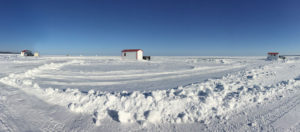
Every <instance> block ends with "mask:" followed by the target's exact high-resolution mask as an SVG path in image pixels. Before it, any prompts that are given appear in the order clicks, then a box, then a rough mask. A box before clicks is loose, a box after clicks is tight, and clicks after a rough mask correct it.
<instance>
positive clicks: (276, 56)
mask: <svg viewBox="0 0 300 132" xmlns="http://www.w3.org/2000/svg"><path fill="white" fill-rule="evenodd" d="M278 58H279V56H278V55H272V54H268V58H267V59H268V60H278Z"/></svg>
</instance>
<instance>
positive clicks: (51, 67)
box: [0, 57, 300, 126]
mask: <svg viewBox="0 0 300 132" xmlns="http://www.w3.org/2000/svg"><path fill="white" fill-rule="evenodd" d="M22 59H25V58H16V59H14V60H15V63H16V62H17V60H18V61H22ZM26 59H27V58H26ZM49 60H51V61H50V63H46V64H42V65H40V66H38V67H36V68H32V69H29V70H27V71H25V72H18V73H10V74H9V75H8V76H6V77H2V78H1V80H0V81H1V82H2V83H3V84H6V85H9V86H12V87H16V88H19V89H21V90H23V91H24V92H26V93H27V94H30V95H34V96H36V97H38V98H39V99H41V100H43V101H45V102H47V103H49V104H55V105H59V106H63V107H65V108H68V109H69V110H70V111H73V112H76V113H83V114H88V115H90V116H92V122H93V123H94V124H95V125H96V126H101V124H103V123H105V121H106V119H111V120H113V121H116V122H120V123H126V124H127V123H138V124H140V125H141V126H145V125H147V124H165V123H167V124H168V123H171V124H177V123H181V124H182V123H209V122H211V121H212V120H213V119H219V120H227V119H229V118H230V117H229V114H228V113H231V112H232V111H242V110H244V109H246V108H247V107H251V106H254V105H258V104H262V103H265V102H267V101H270V100H274V99H278V98H283V96H285V95H287V94H288V93H290V92H292V91H294V90H299V89H300V79H299V78H300V61H299V60H298V59H297V58H295V59H290V60H288V61H285V62H283V61H276V62H271V61H265V60H263V59H261V58H255V57H252V58H251V57H236V58H234V57H227V58H216V57H215V58H214V57H211V58H201V57H186V58H184V57H177V58H176V57H173V58H172V57H169V58H165V59H161V58H159V57H158V59H156V60H153V61H150V62H147V61H142V62H136V61H123V60H120V59H117V58H105V57H103V58H100V57H99V58H93V57H90V58H89V57H86V58H84V57H82V58H80V57H78V58H76V57H75V58H72V57H70V58H68V57H56V58H55V57H48V58H42V59H39V60H37V61H41V62H43V61H49ZM100 62H101V63H100ZM182 62H184V63H182ZM18 63H19V62H18ZM118 66H119V67H118ZM191 78H193V79H195V78H196V79H197V78H199V81H193V79H191ZM75 80H76V81H75ZM190 80H192V81H193V82H194V83H193V82H190ZM41 82H42V83H41ZM164 82H167V83H175V84H177V83H176V82H180V83H182V84H181V85H177V87H175V86H173V85H172V84H171V85H164ZM144 84H148V85H149V84H151V85H152V86H153V87H152V88H150V87H149V89H147V87H145V86H144ZM76 86H78V87H79V88H76ZM122 86H124V87H122ZM114 87H115V90H114ZM130 87H131V88H130ZM155 87H156V88H155ZM162 87H165V88H162ZM174 87H175V88H174ZM122 88H124V89H122Z"/></svg>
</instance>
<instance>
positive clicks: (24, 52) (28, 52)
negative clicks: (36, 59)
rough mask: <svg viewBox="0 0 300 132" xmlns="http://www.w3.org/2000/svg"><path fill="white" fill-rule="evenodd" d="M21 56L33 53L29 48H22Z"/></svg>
mask: <svg viewBox="0 0 300 132" xmlns="http://www.w3.org/2000/svg"><path fill="white" fill-rule="evenodd" d="M21 56H33V53H32V52H31V51H30V50H22V51H21Z"/></svg>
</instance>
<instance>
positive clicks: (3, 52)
mask: <svg viewBox="0 0 300 132" xmlns="http://www.w3.org/2000/svg"><path fill="white" fill-rule="evenodd" d="M0 54H20V53H19V52H9V51H0Z"/></svg>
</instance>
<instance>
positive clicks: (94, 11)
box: [0, 0, 300, 56]
mask: <svg viewBox="0 0 300 132" xmlns="http://www.w3.org/2000/svg"><path fill="white" fill-rule="evenodd" d="M299 7H300V1H299V0H206V1H204V0H203V1H202V0H19V1H17V0H0V46H1V48H0V50H1V51H20V50H22V49H31V50H34V51H39V52H41V54H74V55H79V54H83V55H95V54H98V55H120V52H121V50H122V49H127V48H140V49H143V50H144V52H145V54H146V55H153V56H155V55H246V56H247V55H265V54H266V52H268V51H279V52H281V53H285V54H295V53H299V54H300V37H299V36H300V15H299V14H300V8H299Z"/></svg>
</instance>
